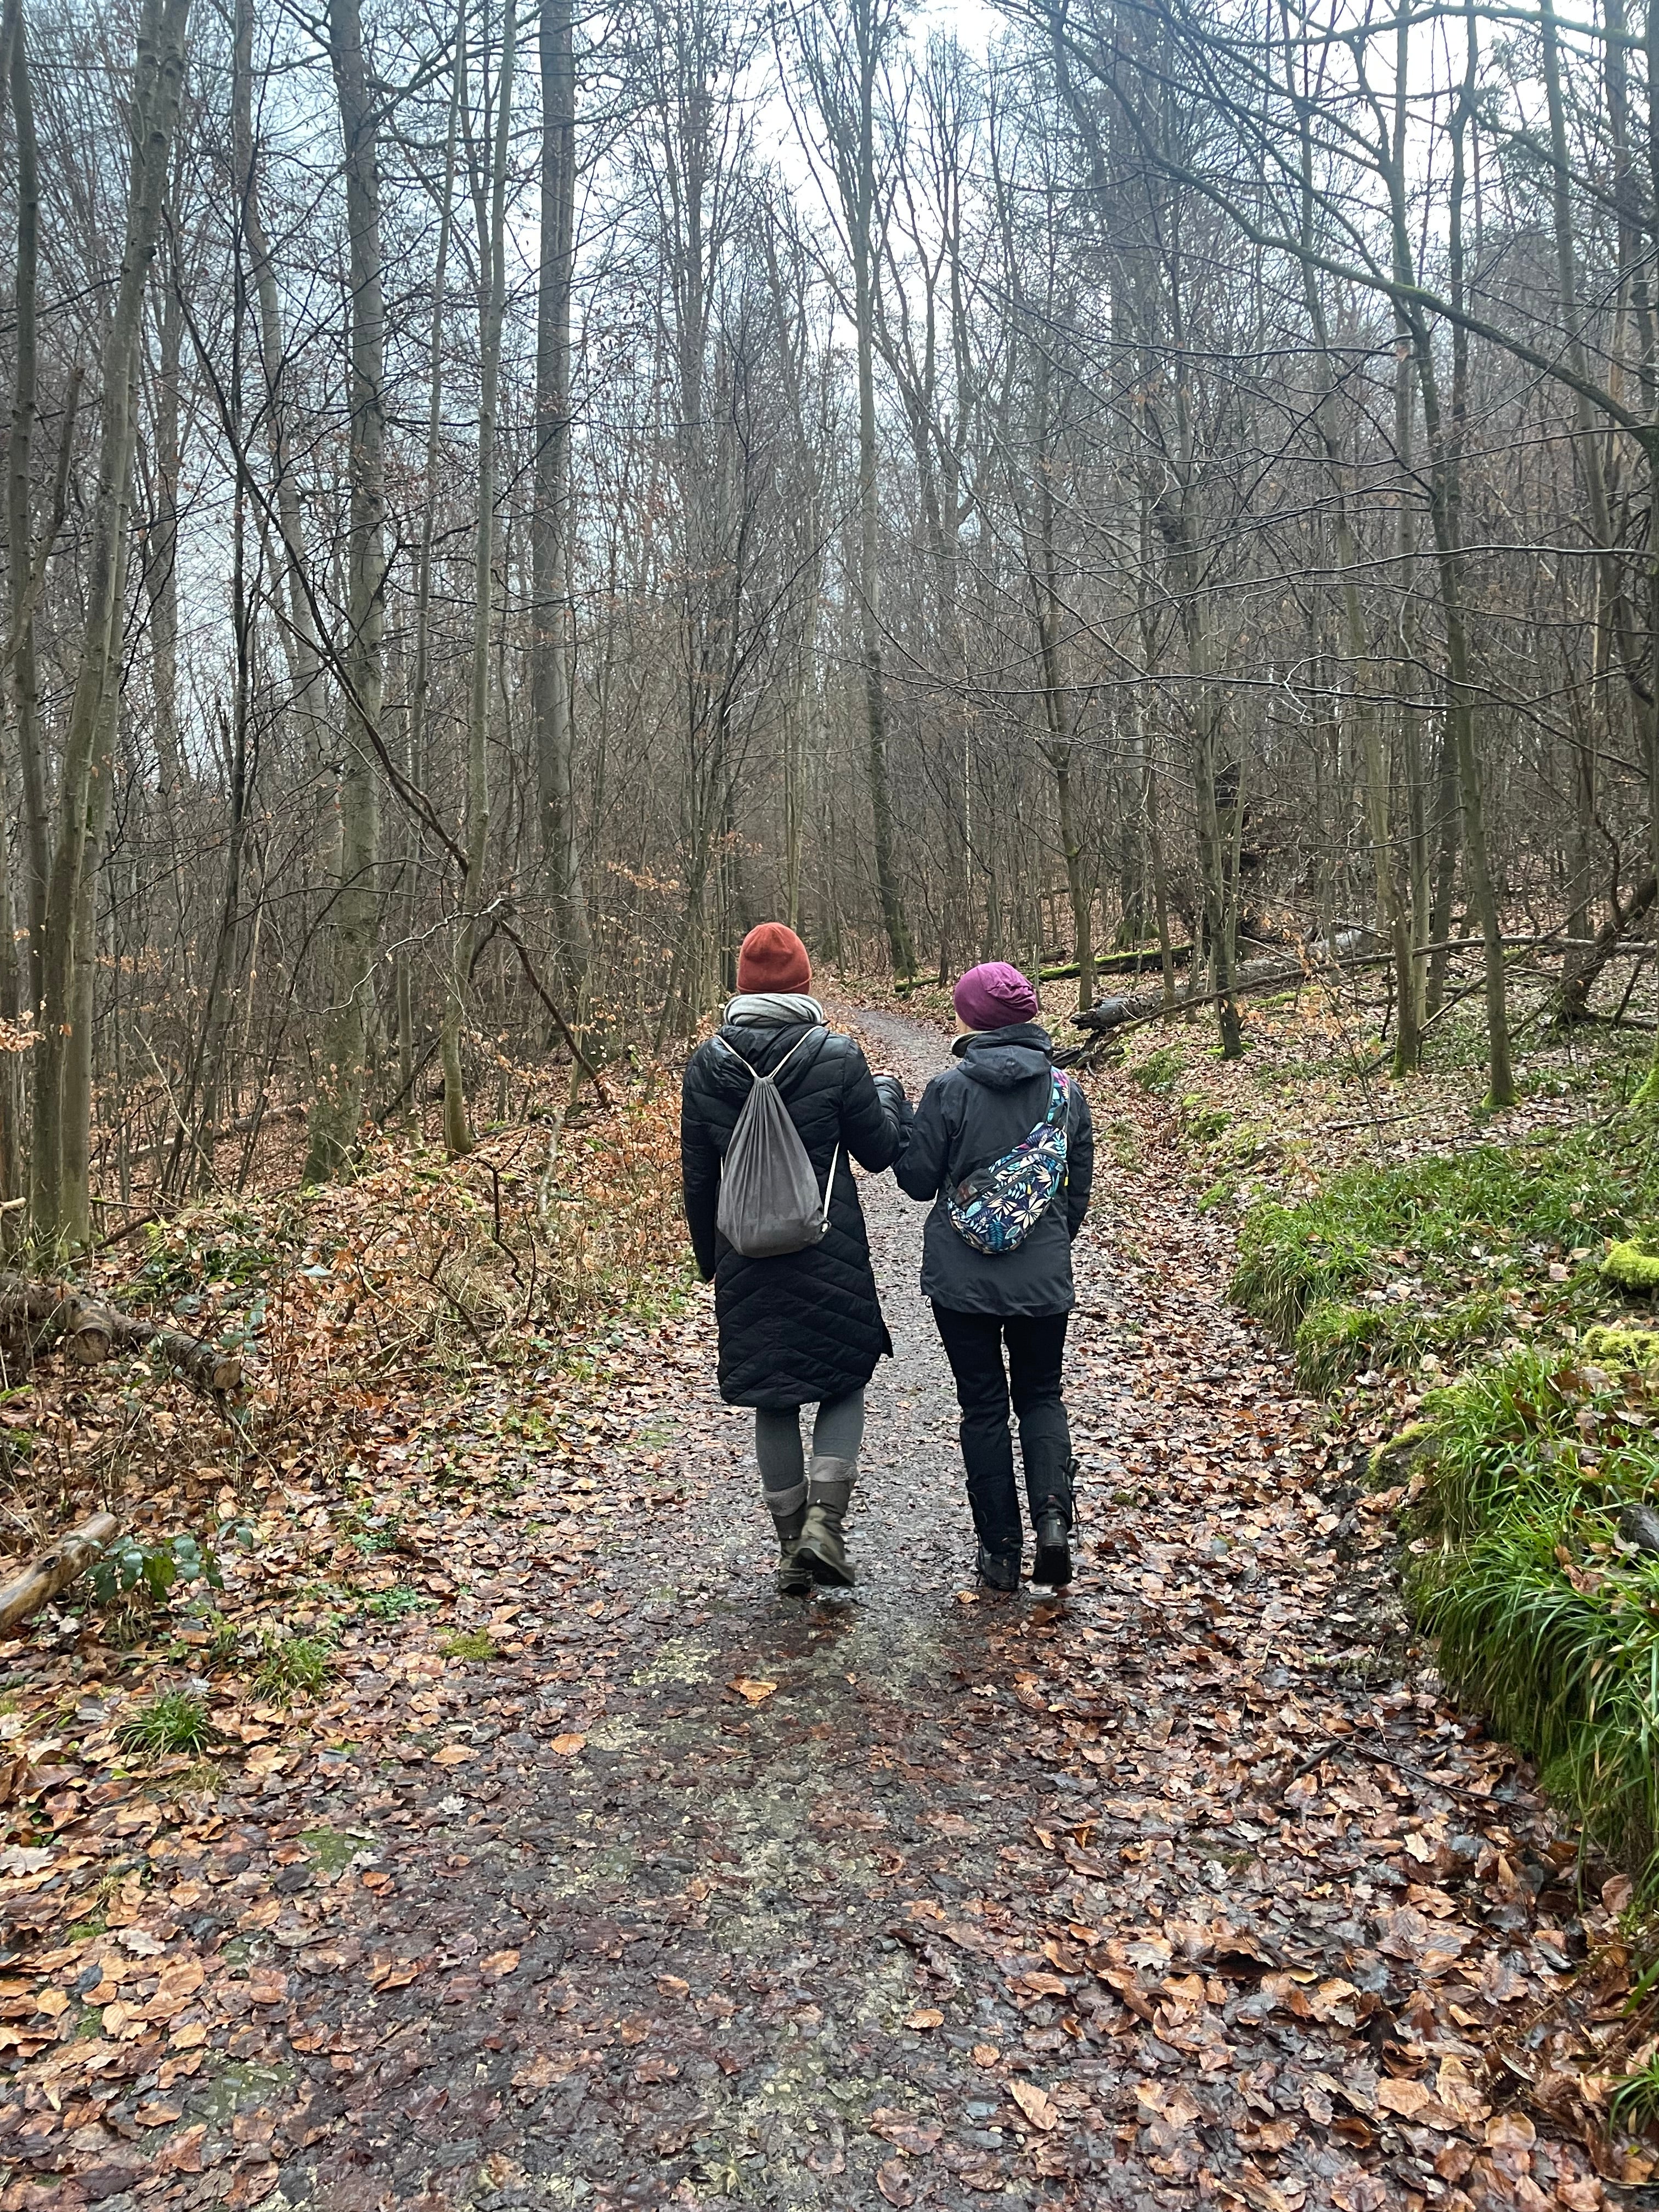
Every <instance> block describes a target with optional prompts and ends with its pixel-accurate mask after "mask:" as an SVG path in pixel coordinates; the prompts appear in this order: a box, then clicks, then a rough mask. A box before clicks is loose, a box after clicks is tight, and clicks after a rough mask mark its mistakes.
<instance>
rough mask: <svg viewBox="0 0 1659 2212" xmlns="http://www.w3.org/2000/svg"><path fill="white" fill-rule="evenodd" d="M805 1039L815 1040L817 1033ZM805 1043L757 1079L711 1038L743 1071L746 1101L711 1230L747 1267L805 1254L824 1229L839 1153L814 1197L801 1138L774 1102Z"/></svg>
mask: <svg viewBox="0 0 1659 2212" xmlns="http://www.w3.org/2000/svg"><path fill="white" fill-rule="evenodd" d="M809 1034H810V1035H811V1036H817V1030H811V1031H810V1032H809ZM806 1041H807V1040H806V1038H805V1037H802V1038H801V1039H800V1041H799V1043H797V1044H793V1045H791V1047H790V1048H789V1049H788V1051H787V1053H785V1054H784V1055H783V1058H782V1059H781V1060H780V1061H779V1062H778V1064H777V1066H775V1068H774V1069H773V1070H772V1073H770V1074H769V1075H762V1074H760V1073H757V1070H756V1069H754V1068H752V1067H750V1066H749V1062H748V1061H747V1060H745V1059H744V1056H743V1054H741V1053H740V1052H738V1051H736V1050H735V1049H734V1048H732V1046H731V1045H729V1044H727V1043H726V1039H725V1038H724V1037H723V1036H718V1035H717V1036H716V1037H715V1039H714V1042H715V1043H716V1044H718V1045H720V1047H721V1048H722V1049H723V1050H724V1051H726V1052H728V1053H730V1054H731V1055H732V1059H733V1060H736V1061H737V1062H738V1066H741V1067H744V1068H748V1069H749V1078H750V1085H749V1096H748V1097H747V1098H745V1099H744V1102H743V1111H742V1112H741V1113H740V1114H739V1115H738V1121H737V1127H735V1128H734V1129H733V1130H732V1141H731V1143H730V1144H729V1145H728V1146H726V1158H724V1160H723V1161H722V1162H721V1163H720V1205H719V1206H718V1208H717V1209H716V1211H715V1214H714V1226H715V1227H716V1228H717V1229H718V1230H719V1231H720V1235H721V1236H722V1237H725V1239H726V1243H728V1244H729V1245H730V1246H731V1247H732V1250H733V1251H734V1252H740V1253H741V1254H742V1255H743V1256H744V1259H745V1260H774V1259H776V1258H778V1257H779V1256H780V1255H781V1254H783V1253H786V1252H804V1251H805V1250H806V1249H807V1247H808V1246H809V1245H811V1244H817V1243H822V1242H823V1235H824V1231H826V1230H827V1229H828V1228H829V1194H830V1193H831V1192H832V1191H833V1190H834V1188H835V1187H836V1167H837V1166H838V1165H839V1164H840V1161H841V1146H840V1145H839V1144H837V1145H836V1150H835V1154H834V1156H833V1158H831V1160H830V1162H829V1181H828V1182H826V1183H825V1184H824V1186H823V1195H822V1196H820V1195H819V1192H818V1179H817V1176H816V1175H815V1174H814V1173H813V1172H812V1163H811V1158H809V1157H808V1154H807V1150H806V1147H805V1145H804V1144H802V1142H801V1140H800V1132H799V1129H797V1128H796V1127H795V1125H794V1123H793V1121H791V1120H790V1118H789V1109H788V1108H787V1106H786V1105H785V1104H784V1103H783V1101H782V1099H781V1098H780V1097H779V1096H778V1078H779V1076H781V1074H782V1073H783V1071H784V1069H785V1068H786V1067H787V1066H788V1065H789V1063H790V1061H791V1060H793V1058H794V1056H795V1054H797V1053H798V1052H799V1050H800V1048H801V1045H803V1044H805V1042H806Z"/></svg>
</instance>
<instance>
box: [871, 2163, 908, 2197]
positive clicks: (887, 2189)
mask: <svg viewBox="0 0 1659 2212" xmlns="http://www.w3.org/2000/svg"><path fill="white" fill-rule="evenodd" d="M876 2186H877V2188H878V2190H880V2191H881V2193H882V2195H883V2196H884V2197H885V2198H886V2200H887V2202H888V2203H890V2204H899V2205H904V2204H911V2203H915V2186H914V2185H913V2184H912V2182H911V2179H910V2177H909V2175H908V2173H907V2172H906V2171H905V2167H904V2160H902V2158H890V2159H889V2160H888V2161H887V2163H886V2165H885V2166H878V2167H877V2168H876Z"/></svg>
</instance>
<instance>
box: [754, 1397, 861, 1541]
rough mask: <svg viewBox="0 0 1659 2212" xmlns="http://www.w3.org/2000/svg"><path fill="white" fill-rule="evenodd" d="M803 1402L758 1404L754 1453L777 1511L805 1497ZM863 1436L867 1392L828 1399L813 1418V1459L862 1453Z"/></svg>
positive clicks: (789, 1508) (763, 1484)
mask: <svg viewBox="0 0 1659 2212" xmlns="http://www.w3.org/2000/svg"><path fill="white" fill-rule="evenodd" d="M800 1414H801V1409H800V1407H799V1406H781V1407H780V1406H757V1407H756V1408H755V1456H756V1458H757V1460H758V1461H759V1462H760V1471H761V1487H762V1489H763V1491H764V1492H765V1493H766V1502H767V1504H768V1505H769V1506H770V1508H771V1509H772V1510H773V1512H774V1513H789V1512H793V1510H794V1509H795V1507H796V1506H798V1505H799V1504H801V1503H802V1502H803V1500H804V1499H805V1496H806V1456H805V1452H804V1451H803V1449H802V1448H801V1437H800ZM863 1441H864V1392H863V1389H862V1388H860V1389H857V1390H849V1391H848V1393H847V1395H846V1396H845V1397H844V1398H826V1399H825V1400H824V1401H823V1404H822V1405H821V1406H820V1407H818V1410H817V1418H816V1419H814V1421H813V1423H812V1456H813V1458H814V1459H836V1460H845V1461H847V1462H849V1464H850V1462H852V1461H854V1460H855V1459H856V1458H857V1457H858V1455H859V1446H860V1443H862V1442H863Z"/></svg>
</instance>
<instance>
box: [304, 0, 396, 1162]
mask: <svg viewBox="0 0 1659 2212" xmlns="http://www.w3.org/2000/svg"><path fill="white" fill-rule="evenodd" d="M328 31H329V58H330V61H331V64H332V65H333V71H334V83H335V89H336V93H337V97H338V100H339V107H340V127H341V135H342V137H343V142H344V149H345V180H346V229H347V234H348V239H349V276H350V282H351V349H350V368H349V381H348V391H349V411H350V418H351V449H350V458H349V480H350V494H351V526H350V538H349V549H348V556H347V579H346V599H347V619H348V623H349V635H348V637H347V641H346V647H345V654H344V660H345V670H346V674H347V677H348V678H349V684H350V688H351V696H350V698H349V701H348V704H347V715H346V742H345V764H344V769H343V774H342V775H341V779H340V848H339V881H338V884H337V890H336V893H335V898H334V909H333V919H332V939H333V944H332V952H333V961H332V967H333V981H332V988H333V994H334V995H333V1004H332V1006H331V1007H330V1009H329V1013H328V1018H327V1022H326V1025H325V1034H324V1039H323V1046H322V1054H321V1066H320V1068H319V1076H318V1084H317V1091H316V1095H315V1097H314V1099H313V1104H312V1109H311V1132H310V1144H309V1148H308V1151H307V1158H306V1166H305V1179H306V1181H307V1182H325V1181H327V1180H329V1179H330V1178H331V1177H332V1176H337V1175H339V1174H341V1173H342V1172H343V1170H344V1169H345V1167H346V1166H347V1164H348V1163H349V1160H350V1158H351V1155H352V1152H353V1151H354V1149H355V1147H356V1142H357V1132H358V1129H359V1127H360V1126H361V1124H362V1114H363V1093H364V1089H365V1085H366V1084H367V1080H368V1040H369V1020H368V1017H369V1005H370V993H371V991H372V988H373V980H374V953H375V945H376V941H377V937H378V932H379V926H380V885H379V861H380V793H379V785H378V782H377V781H376V770H375V755H376V751H377V749H378V741H379V738H380V697H381V688H382V684H383V681H384V645H385V635H386V605H385V597H384V594H385V589H386V397H385V390H384V385H385V376H386V318H385V307H384V301H383V295H382V270H381V261H380V149H379V135H378V134H379V113H380V106H379V101H380V95H379V94H378V92H377V91H375V90H374V88H372V87H371V85H370V82H369V77H368V59H367V57H366V55H365V53H364V51H363V29H362V16H361V15H360V13H359V9H358V0H330V6H329V11H328Z"/></svg>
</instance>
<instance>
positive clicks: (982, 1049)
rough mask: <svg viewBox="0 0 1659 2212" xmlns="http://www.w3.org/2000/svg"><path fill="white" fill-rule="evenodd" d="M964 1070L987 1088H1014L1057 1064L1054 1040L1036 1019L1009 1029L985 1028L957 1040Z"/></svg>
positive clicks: (972, 1079)
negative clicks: (1055, 1062) (1055, 1061)
mask: <svg viewBox="0 0 1659 2212" xmlns="http://www.w3.org/2000/svg"><path fill="white" fill-rule="evenodd" d="M955 1050H956V1054H957V1058H958V1059H959V1060H961V1062H962V1072H963V1074H964V1075H965V1076H966V1077H967V1078H968V1079H969V1082H970V1083H982V1084H983V1085H985V1087H986V1089H987V1091H1015V1090H1018V1087H1019V1085H1021V1084H1022V1083H1030V1081H1031V1079H1032V1078H1033V1077H1034V1076H1038V1075H1046V1074H1047V1073H1048V1071H1049V1069H1050V1068H1051V1067H1052V1066H1053V1065H1054V1039H1053V1038H1052V1037H1051V1036H1049V1034H1048V1030H1045V1029H1043V1028H1042V1026H1041V1025H1040V1024H1038V1023H1036V1022H1016V1023H1015V1024H1013V1025H1012V1028H1009V1029H1006V1030H981V1031H979V1032H977V1033H976V1034H975V1035H974V1036H966V1037H963V1038H961V1039H959V1040H958V1042H957V1045H956V1047H955Z"/></svg>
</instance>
